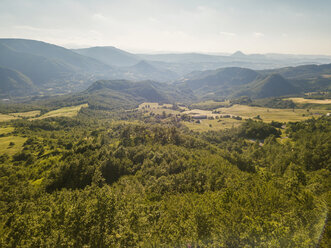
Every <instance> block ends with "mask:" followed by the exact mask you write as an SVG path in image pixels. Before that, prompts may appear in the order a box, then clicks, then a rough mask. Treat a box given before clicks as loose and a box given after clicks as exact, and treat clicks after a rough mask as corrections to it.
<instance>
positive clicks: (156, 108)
mask: <svg viewBox="0 0 331 248" xmlns="http://www.w3.org/2000/svg"><path fill="white" fill-rule="evenodd" d="M172 107H173V105H172V104H159V103H155V102H144V103H142V104H140V105H139V106H138V109H139V110H141V111H146V112H147V113H154V114H156V115H157V114H158V115H162V114H163V112H165V113H166V114H167V115H169V114H173V115H176V114H179V113H180V111H179V110H174V109H171V108H172ZM179 108H183V107H179Z"/></svg>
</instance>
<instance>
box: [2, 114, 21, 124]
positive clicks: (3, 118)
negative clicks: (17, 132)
mask: <svg viewBox="0 0 331 248" xmlns="http://www.w3.org/2000/svg"><path fill="white" fill-rule="evenodd" d="M15 119H18V117H15V116H11V115H5V114H0V122H3V121H11V120H15Z"/></svg>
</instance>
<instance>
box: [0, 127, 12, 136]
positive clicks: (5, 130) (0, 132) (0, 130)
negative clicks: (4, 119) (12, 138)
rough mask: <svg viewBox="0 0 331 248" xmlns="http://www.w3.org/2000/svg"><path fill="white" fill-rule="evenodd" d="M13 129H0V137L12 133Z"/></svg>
mask: <svg viewBox="0 0 331 248" xmlns="http://www.w3.org/2000/svg"><path fill="white" fill-rule="evenodd" d="M14 130H15V129H14V128H13V127H0V135H1V134H7V133H11V132H13V131H14Z"/></svg>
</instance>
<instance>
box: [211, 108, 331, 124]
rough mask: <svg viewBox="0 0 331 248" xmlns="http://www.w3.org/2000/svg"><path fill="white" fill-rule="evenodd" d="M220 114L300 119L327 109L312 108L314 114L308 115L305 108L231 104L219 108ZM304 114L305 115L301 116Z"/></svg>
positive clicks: (265, 119) (286, 119) (286, 120)
mask: <svg viewBox="0 0 331 248" xmlns="http://www.w3.org/2000/svg"><path fill="white" fill-rule="evenodd" d="M217 111H220V113H221V114H230V115H238V116H241V117H242V118H253V117H256V116H257V115H259V116H260V117H261V118H262V120H263V121H265V122H271V121H279V122H289V121H301V120H306V119H308V118H311V117H312V116H319V115H320V114H326V113H328V111H327V110H314V113H315V114H314V115H310V113H309V112H307V110H306V109H294V110H293V109H273V108H262V107H251V106H246V105H238V104H236V105H233V106H232V107H230V108H219V109H217ZM303 115H305V116H303Z"/></svg>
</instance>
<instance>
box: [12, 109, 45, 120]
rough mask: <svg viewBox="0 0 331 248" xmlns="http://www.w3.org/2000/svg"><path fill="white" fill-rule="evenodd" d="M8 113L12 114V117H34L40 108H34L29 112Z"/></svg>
mask: <svg viewBox="0 0 331 248" xmlns="http://www.w3.org/2000/svg"><path fill="white" fill-rule="evenodd" d="M8 115H11V116H14V117H26V118H29V117H36V116H37V115H40V110H34V111H29V112H21V113H10V114H8Z"/></svg>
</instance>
